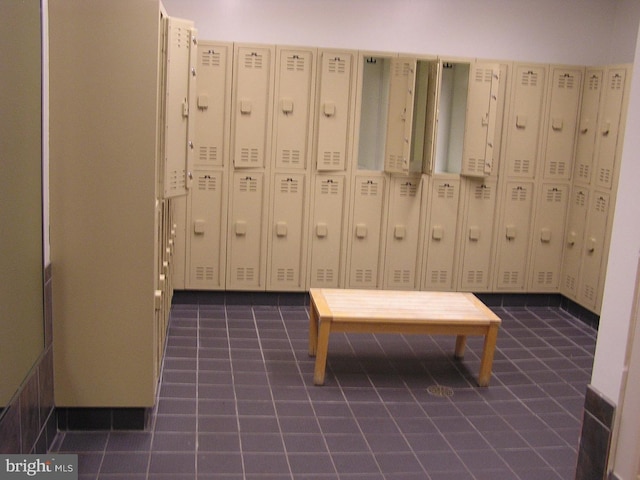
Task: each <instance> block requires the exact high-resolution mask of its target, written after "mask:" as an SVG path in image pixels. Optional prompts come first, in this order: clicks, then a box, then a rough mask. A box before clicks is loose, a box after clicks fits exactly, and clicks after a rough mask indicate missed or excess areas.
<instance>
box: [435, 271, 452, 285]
mask: <svg viewBox="0 0 640 480" xmlns="http://www.w3.org/2000/svg"><path fill="white" fill-rule="evenodd" d="M448 279H449V272H448V271H446V270H432V271H431V283H434V284H437V283H440V284H446V283H447V281H448Z"/></svg>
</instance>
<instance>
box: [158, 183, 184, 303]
mask: <svg viewBox="0 0 640 480" xmlns="http://www.w3.org/2000/svg"><path fill="white" fill-rule="evenodd" d="M188 198H189V196H188V195H184V196H181V197H175V198H173V199H172V205H173V223H174V225H175V239H174V255H173V265H172V271H173V272H172V279H171V286H172V287H173V288H175V289H178V290H184V289H185V288H186V275H187V274H186V271H187V268H188V267H187V235H186V229H187V202H188ZM162 262H164V259H162ZM159 267H160V271H162V268H163V267H164V265H160V266H159Z"/></svg>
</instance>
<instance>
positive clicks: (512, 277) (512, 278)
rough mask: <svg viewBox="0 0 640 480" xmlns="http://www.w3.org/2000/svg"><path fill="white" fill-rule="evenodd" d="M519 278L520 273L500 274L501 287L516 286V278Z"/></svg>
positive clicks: (507, 272) (506, 272)
mask: <svg viewBox="0 0 640 480" xmlns="http://www.w3.org/2000/svg"><path fill="white" fill-rule="evenodd" d="M519 277H520V272H518V271H517V270H516V271H511V272H509V271H505V272H504V273H503V274H502V284H503V285H517V284H518V278H519Z"/></svg>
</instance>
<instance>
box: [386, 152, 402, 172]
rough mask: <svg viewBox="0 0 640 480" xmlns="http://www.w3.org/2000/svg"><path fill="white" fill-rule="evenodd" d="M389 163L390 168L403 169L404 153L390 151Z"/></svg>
mask: <svg viewBox="0 0 640 480" xmlns="http://www.w3.org/2000/svg"><path fill="white" fill-rule="evenodd" d="M387 165H388V167H387V168H388V169H389V170H400V171H401V170H403V168H404V157H403V156H402V155H396V154H394V153H390V154H389V156H388V157H387Z"/></svg>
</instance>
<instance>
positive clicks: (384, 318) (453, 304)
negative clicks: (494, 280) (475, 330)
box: [311, 288, 500, 326]
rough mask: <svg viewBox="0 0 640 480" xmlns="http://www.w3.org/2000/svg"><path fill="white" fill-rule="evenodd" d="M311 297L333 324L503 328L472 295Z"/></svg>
mask: <svg viewBox="0 0 640 480" xmlns="http://www.w3.org/2000/svg"><path fill="white" fill-rule="evenodd" d="M311 293H312V295H313V298H314V301H315V305H316V308H317V310H318V315H319V317H320V319H323V318H325V319H327V320H330V321H332V322H341V323H342V322H344V323H349V322H354V323H359V322H362V321H366V322H367V323H376V322H380V323H387V324H388V323H390V322H401V323H414V322H415V323H420V324H424V323H430V324H432V325H437V324H440V323H441V324H443V325H452V324H458V325H461V326H462V325H466V324H469V325H474V326H480V325H491V324H500V318H499V317H498V316H497V315H496V314H495V313H493V312H492V311H491V310H490V309H489V308H488V307H487V306H485V305H484V304H483V303H482V302H481V301H480V300H478V299H477V298H476V296H475V295H473V294H471V293H461V292H418V291H388V290H344V289H327V288H321V289H311Z"/></svg>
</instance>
